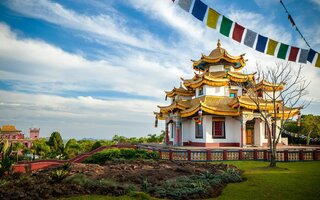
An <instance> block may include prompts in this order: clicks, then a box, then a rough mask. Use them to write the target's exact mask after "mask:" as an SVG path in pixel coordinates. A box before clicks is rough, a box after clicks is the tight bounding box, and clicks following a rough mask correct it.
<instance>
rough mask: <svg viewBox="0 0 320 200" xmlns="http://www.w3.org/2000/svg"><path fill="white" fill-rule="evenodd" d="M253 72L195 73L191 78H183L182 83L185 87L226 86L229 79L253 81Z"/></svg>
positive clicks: (242, 81) (241, 81)
mask: <svg viewBox="0 0 320 200" xmlns="http://www.w3.org/2000/svg"><path fill="white" fill-rule="evenodd" d="M253 76H254V74H242V73H240V72H230V71H228V72H224V71H220V72H208V71H207V72H204V73H202V74H196V75H195V76H194V77H193V78H192V79H183V78H181V80H182V81H183V85H184V86H185V87H187V88H188V87H190V88H197V87H200V86H202V85H203V84H206V85H210V86H227V85H228V84H229V82H230V81H233V82H238V83H245V82H247V81H248V80H250V81H253Z"/></svg>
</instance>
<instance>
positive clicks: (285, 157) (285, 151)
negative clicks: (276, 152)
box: [283, 150, 289, 162]
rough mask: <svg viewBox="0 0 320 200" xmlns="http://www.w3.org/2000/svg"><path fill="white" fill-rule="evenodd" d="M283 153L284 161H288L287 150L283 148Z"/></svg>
mask: <svg viewBox="0 0 320 200" xmlns="http://www.w3.org/2000/svg"><path fill="white" fill-rule="evenodd" d="M283 153H284V161H285V162H288V161H289V152H288V150H284V151H283Z"/></svg>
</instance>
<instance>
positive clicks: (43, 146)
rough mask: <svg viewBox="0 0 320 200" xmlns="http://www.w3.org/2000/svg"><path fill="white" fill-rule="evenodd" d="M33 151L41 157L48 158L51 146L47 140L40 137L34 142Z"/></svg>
mask: <svg viewBox="0 0 320 200" xmlns="http://www.w3.org/2000/svg"><path fill="white" fill-rule="evenodd" d="M31 149H32V152H33V153H35V154H36V155H39V157H40V158H42V159H43V158H48V156H49V154H50V153H51V149H50V146H49V145H48V144H47V140H46V139H44V138H40V139H37V140H34V141H33V142H32V148H31Z"/></svg>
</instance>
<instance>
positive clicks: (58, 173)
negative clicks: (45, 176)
mask: <svg viewBox="0 0 320 200" xmlns="http://www.w3.org/2000/svg"><path fill="white" fill-rule="evenodd" d="M67 176H68V171H66V170H63V169H56V170H54V171H52V172H51V174H50V177H51V179H52V180H54V181H58V182H59V181H62V180H63V179H64V178H66V177H67Z"/></svg>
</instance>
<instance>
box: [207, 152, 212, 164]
mask: <svg viewBox="0 0 320 200" xmlns="http://www.w3.org/2000/svg"><path fill="white" fill-rule="evenodd" d="M211 160H212V157H211V150H207V161H211Z"/></svg>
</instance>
